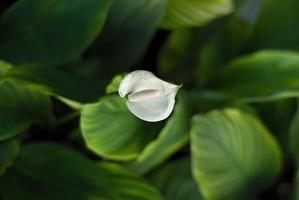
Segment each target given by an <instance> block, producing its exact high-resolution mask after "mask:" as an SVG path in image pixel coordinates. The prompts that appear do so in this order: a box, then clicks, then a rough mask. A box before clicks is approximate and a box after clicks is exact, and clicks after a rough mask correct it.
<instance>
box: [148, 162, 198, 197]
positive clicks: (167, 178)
mask: <svg viewBox="0 0 299 200" xmlns="http://www.w3.org/2000/svg"><path fill="white" fill-rule="evenodd" d="M149 179H150V180H151V182H152V183H154V185H155V186H156V187H157V188H159V190H160V191H161V192H162V194H163V195H164V196H165V199H166V200H200V199H202V197H201V194H200V193H199V191H198V188H197V185H196V183H195V181H194V180H193V177H192V175H191V166H190V159H189V158H188V157H184V158H181V159H179V160H175V161H171V162H169V163H167V164H165V165H163V166H162V167H161V168H160V169H158V170H156V171H154V173H152V174H150V177H149Z"/></svg>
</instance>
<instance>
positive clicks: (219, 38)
mask: <svg viewBox="0 0 299 200" xmlns="http://www.w3.org/2000/svg"><path fill="white" fill-rule="evenodd" d="M247 35H248V26H247V25H246V24H244V23H243V22H242V21H241V20H240V18H239V15H234V16H232V17H231V18H230V19H229V20H228V21H227V22H226V23H224V25H222V27H221V28H220V29H219V30H218V31H217V32H216V33H215V35H214V36H213V37H212V38H211V39H210V41H209V42H207V44H206V45H205V46H204V47H203V48H202V50H201V52H200V56H199V58H198V60H199V61H198V66H199V70H198V77H199V81H200V84H202V85H204V84H206V81H207V80H209V79H210V78H211V77H212V76H213V75H214V73H217V71H218V70H219V69H220V68H221V67H222V66H223V65H224V64H226V63H227V62H229V61H230V60H231V59H232V58H234V57H237V56H238V55H239V54H240V49H241V48H242V47H243V46H244V43H245V42H246V39H247Z"/></svg>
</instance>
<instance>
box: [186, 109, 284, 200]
mask: <svg viewBox="0 0 299 200" xmlns="http://www.w3.org/2000/svg"><path fill="white" fill-rule="evenodd" d="M191 153H192V154H191V155H192V172H193V175H194V178H195V180H196V182H197V184H198V186H199V188H200V189H201V191H202V194H203V195H204V196H205V197H206V198H207V199H233V198H235V197H239V198H240V197H241V196H243V197H248V199H252V197H253V196H254V194H255V192H257V191H258V190H261V189H263V188H265V187H267V186H269V185H270V184H271V183H272V182H273V181H274V179H275V178H276V177H277V175H278V174H279V172H280V170H281V152H280V148H279V146H278V144H277V142H276V141H275V139H274V137H273V136H272V135H271V134H270V132H269V131H268V130H267V128H266V127H265V126H264V125H263V124H262V123H261V122H260V121H259V120H258V119H257V118H256V117H254V116H252V115H249V114H247V113H245V112H242V111H240V110H237V109H225V110H215V111H212V112H210V113H208V114H207V115H197V116H195V117H194V119H193V122H192V128H191ZM237 199H238V198H237Z"/></svg>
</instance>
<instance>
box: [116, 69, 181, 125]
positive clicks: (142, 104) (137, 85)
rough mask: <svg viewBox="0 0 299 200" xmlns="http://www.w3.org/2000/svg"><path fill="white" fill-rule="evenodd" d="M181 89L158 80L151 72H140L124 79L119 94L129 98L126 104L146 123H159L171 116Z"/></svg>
mask: <svg viewBox="0 0 299 200" xmlns="http://www.w3.org/2000/svg"><path fill="white" fill-rule="evenodd" d="M179 87H180V86H177V85H174V84H171V83H167V82H165V81H163V80H161V79H159V78H157V77H156V76H155V75H154V74H153V73H151V72H148V71H144V70H138V71H134V72H131V73H129V74H128V75H127V76H125V77H124V79H123V80H122V81H121V83H120V86H119V89H118V92H119V95H120V96H121V97H125V96H128V100H127V102H126V104H127V106H128V108H129V110H130V111H131V112H132V113H133V114H134V115H135V116H137V117H138V118H140V119H142V120H144V121H148V122H157V121H161V120H164V119H166V118H167V117H168V116H169V115H170V114H171V112H172V110H173V108H174V104H175V96H176V93H177V90H178V89H179Z"/></svg>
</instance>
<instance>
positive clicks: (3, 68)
mask: <svg viewBox="0 0 299 200" xmlns="http://www.w3.org/2000/svg"><path fill="white" fill-rule="evenodd" d="M11 68H12V65H11V64H9V63H7V62H5V61H3V60H0V78H1V77H2V76H3V75H5V74H6V73H7V72H8V71H9V70H10V69H11Z"/></svg>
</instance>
